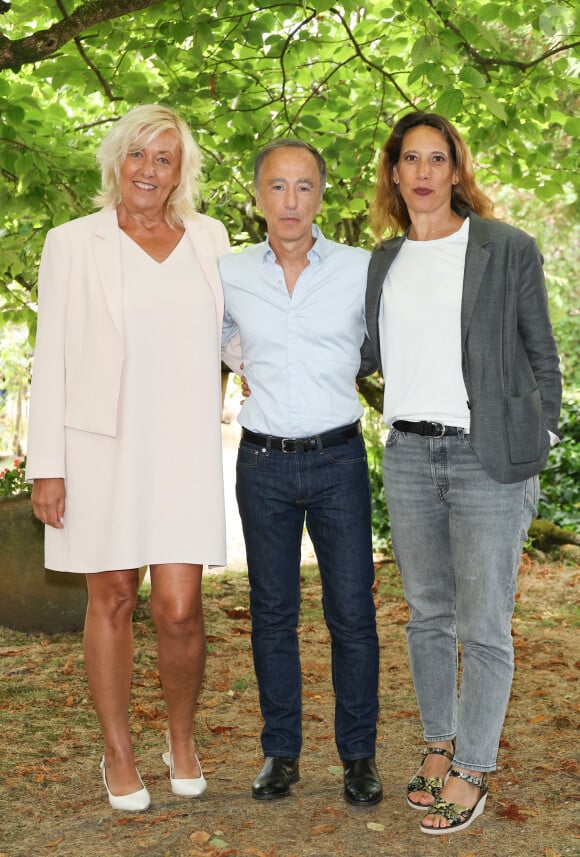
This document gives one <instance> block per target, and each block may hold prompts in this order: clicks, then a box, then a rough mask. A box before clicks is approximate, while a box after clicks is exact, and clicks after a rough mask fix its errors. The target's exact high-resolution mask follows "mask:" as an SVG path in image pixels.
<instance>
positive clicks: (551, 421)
mask: <svg viewBox="0 0 580 857" xmlns="http://www.w3.org/2000/svg"><path fill="white" fill-rule="evenodd" d="M520 274H521V279H520V290H519V295H518V330H519V333H520V336H521V338H522V342H523V344H524V348H525V349H526V353H527V355H528V360H529V361H530V365H531V367H532V370H533V372H534V375H535V377H536V381H537V384H538V388H539V390H540V396H541V398H542V413H543V416H544V421H545V425H546V428H547V429H548V430H549V431H551V432H553V434H555V435H557V436H558V437H560V436H561V435H560V433H559V431H558V419H559V416H560V407H561V403H562V375H561V372H560V359H559V356H558V349H557V346H556V341H555V339H554V334H553V332H552V325H551V322H550V314H549V309H548V295H547V291H546V285H545V280H544V272H543V267H542V257H541V254H540V251H539V250H538V247H537V245H536V243H535V241H531V240H530V241H529V242H528V243H527V245H526V247H525V248H524V250H523V252H522V259H521V271H520Z"/></svg>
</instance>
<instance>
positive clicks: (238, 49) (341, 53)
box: [0, 0, 580, 323]
mask: <svg viewBox="0 0 580 857" xmlns="http://www.w3.org/2000/svg"><path fill="white" fill-rule="evenodd" d="M31 6H34V11H32V10H31V8H30V7H31ZM0 11H1V12H3V14H2V15H1V16H0V71H1V74H0V212H1V214H0V236H1V238H2V251H1V256H0V310H1V316H0V317H1V319H2V320H7V319H9V320H18V319H20V320H26V321H28V322H29V323H33V320H34V313H33V311H32V310H31V309H30V299H31V293H32V297H33V295H34V286H35V278H36V269H37V265H38V260H39V253H40V249H41V246H42V242H43V240H44V236H45V234H46V231H47V229H48V228H50V227H51V226H53V225H56V224H58V223H61V222H64V221H66V220H69V219H70V218H71V217H74V216H78V215H81V214H86V213H88V212H89V211H91V210H92V208H93V205H92V202H91V198H92V196H93V194H94V192H95V190H96V189H97V187H98V175H97V172H96V169H95V158H94V155H95V151H96V148H97V145H98V141H99V140H100V138H101V136H102V134H103V132H104V131H106V130H107V129H108V128H109V127H110V124H111V122H114V121H115V119H116V118H118V117H119V116H120V115H122V114H123V113H124V112H125V111H126V110H127V109H128V108H129V107H131V106H134V105H136V104H139V103H144V102H161V101H164V102H167V103H169V104H171V105H172V106H173V107H175V108H176V109H177V110H178V111H179V112H180V113H181V114H182V115H183V116H184V118H185V119H186V120H187V121H188V123H189V125H190V127H191V128H192V130H193V132H194V135H195V137H196V139H197V141H198V142H199V144H200V146H201V148H202V150H203V152H204V154H205V177H206V184H205V188H204V202H203V208H204V209H205V210H207V211H208V212H209V213H211V214H213V215H215V216H217V217H220V218H221V219H222V220H224V222H225V223H226V224H227V226H228V228H229V231H230V235H231V237H232V239H233V240H234V241H243V240H254V239H255V238H256V237H258V235H261V227H262V224H261V222H260V220H259V218H257V216H256V215H255V214H254V213H253V212H252V208H251V200H252V188H251V167H252V161H253V156H254V153H255V151H256V149H257V148H258V147H259V146H260V145H262V144H263V143H264V142H266V141H267V140H269V139H271V138H272V137H278V136H285V135H296V136H300V137H304V138H307V139H309V140H311V141H312V142H313V143H314V144H315V145H317V146H318V147H319V148H320V149H321V150H322V151H323V152H324V154H325V157H326V158H327V161H328V167H329V174H330V177H331V179H332V184H331V187H330V188H329V190H328V193H327V197H326V204H325V208H324V212H323V218H322V220H323V226H324V228H325V229H326V231H327V232H328V233H329V234H330V235H332V236H333V237H335V238H337V239H339V240H346V241H348V242H351V243H370V235H369V233H368V231H367V227H366V212H367V206H368V199H369V189H370V187H371V185H372V182H373V178H374V169H375V163H376V156H377V152H378V149H379V148H380V146H381V145H382V143H383V142H384V140H385V138H386V136H387V134H388V130H389V126H390V125H392V124H393V122H394V121H396V119H397V118H398V117H399V116H400V115H401V114H402V113H403V112H406V111H408V110H409V109H413V108H422V109H435V110H437V111H439V112H441V113H443V114H445V115H446V116H448V117H449V118H451V119H452V120H453V121H454V122H455V123H456V124H457V125H458V127H459V128H460V129H461V130H462V131H463V133H464V134H465V136H466V138H467V140H468V142H469V144H470V146H471V148H472V151H473V152H474V154H476V155H477V161H478V167H479V170H478V175H479V178H480V180H481V181H482V182H483V183H490V184H491V183H501V184H503V185H506V184H507V185H510V186H513V187H516V188H519V189H524V190H529V191H530V192H533V193H534V194H535V195H536V196H537V198H539V200H541V201H543V202H545V201H548V200H555V199H556V198H557V200H558V206H559V209H560V211H561V213H562V217H564V218H571V217H572V216H573V215H572V213H571V212H572V211H573V206H574V202H575V200H576V195H577V192H578V184H579V181H578V171H577V166H578V165H577V162H576V161H575V155H574V152H573V148H572V142H573V139H574V137H575V136H576V135H577V134H578V132H579V131H580V119H579V118H578V115H577V109H576V108H577V105H578V80H577V74H576V72H577V70H578V59H579V56H580V53H579V51H580V39H579V35H578V34H579V32H580V25H579V17H580V9H579V7H578V4H576V3H574V2H572V0H564V2H559V3H550V2H541V0H512V1H511V2H510V3H509V4H506V3H501V2H499V0H497V1H496V2H493V0H491V1H490V2H488V0H471V2H470V3H468V4H466V3H460V2H459V0H373V2H368V3H365V4H363V5H359V4H355V3H353V2H350V0H343V2H340V3H333V2H330V0H289V2H280V0H262V2H255V0H249V2H247V3H244V4H240V3H238V2H235V0H218V2H217V3H212V4H210V3H209V2H208V0H162V2H161V1H160V0H89V2H77V0H37V2H36V3H34V4H31V3H23V4H16V3H15V4H14V6H13V7H10V6H9V4H8V3H7V2H6V0H2V3H1V5H0Z"/></svg>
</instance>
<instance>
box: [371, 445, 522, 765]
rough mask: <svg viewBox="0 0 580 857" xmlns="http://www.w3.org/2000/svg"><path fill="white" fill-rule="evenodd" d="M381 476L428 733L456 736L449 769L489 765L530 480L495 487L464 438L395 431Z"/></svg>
mask: <svg viewBox="0 0 580 857" xmlns="http://www.w3.org/2000/svg"><path fill="white" fill-rule="evenodd" d="M383 475H384V480H385V493H386V497H387V504H388V509H389V517H390V521H391V531H392V538H393V545H394V549H395V555H396V559H397V562H398V565H399V568H400V570H401V574H402V579H403V591H404V594H405V598H406V600H407V603H408V605H409V609H410V621H409V623H408V625H407V643H408V647H409V660H410V663H411V671H412V675H413V683H414V685H415V693H416V695H417V701H418V703H419V710H420V713H421V720H422V723H423V731H424V736H425V740H426V741H429V742H432V741H447V740H451V739H456V747H455V758H454V763H453V764H454V766H457V767H461V768H466V769H472V770H475V771H493V770H495V766H496V758H497V751H498V746H499V739H500V735H501V730H502V727H503V721H504V718H505V712H506V709H507V704H508V700H509V694H510V688H511V682H512V676H513V668H514V657H513V645H512V638H511V617H512V613H513V609H514V598H515V590H516V580H517V573H518V568H519V564H520V557H521V551H522V546H523V542H524V540H525V539H526V535H527V531H528V527H529V525H530V523H531V521H532V519H533V517H534V516H535V514H536V503H537V500H538V495H539V480H538V477H537V476H534V477H532V478H530V479H527V480H525V481H523V482H516V483H512V484H508V485H503V484H500V483H499V482H496V481H495V480H494V479H492V478H491V477H490V476H488V475H487V473H486V472H485V471H484V470H483V468H482V467H481V465H480V464H479V461H478V460H477V457H476V456H475V453H474V452H473V450H472V448H471V445H470V443H469V437H468V436H467V435H465V434H463V433H461V432H460V434H459V435H457V436H450V437H443V438H428V437H421V436H419V435H416V434H408V433H403V432H398V431H396V430H395V429H393V430H391V432H390V434H389V438H388V440H387V444H386V447H385V454H384V459H383ZM458 642H460V643H461V687H460V689H459V692H458Z"/></svg>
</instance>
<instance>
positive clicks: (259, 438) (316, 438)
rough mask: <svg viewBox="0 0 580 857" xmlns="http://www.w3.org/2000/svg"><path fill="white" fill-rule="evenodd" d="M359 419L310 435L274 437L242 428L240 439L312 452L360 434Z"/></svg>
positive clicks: (281, 448)
mask: <svg viewBox="0 0 580 857" xmlns="http://www.w3.org/2000/svg"><path fill="white" fill-rule="evenodd" d="M361 432H362V428H361V424H360V421H358V422H356V423H353V424H352V425H350V426H346V427H345V428H339V429H333V430H332V431H325V432H323V433H322V434H315V435H313V436H312V437H274V436H273V435H271V434H258V433H257V432H255V431H250V430H249V429H247V428H243V429H242V440H247V441H249V442H250V443H255V444H257V445H258V446H265V447H270V448H271V449H280V450H282V452H314V451H315V450H317V449H326V447H328V446H342V445H343V444H345V443H348V441H349V440H350V439H351V437H356V436H357V434H361Z"/></svg>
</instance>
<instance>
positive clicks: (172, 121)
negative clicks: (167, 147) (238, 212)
mask: <svg viewBox="0 0 580 857" xmlns="http://www.w3.org/2000/svg"><path fill="white" fill-rule="evenodd" d="M164 131H175V133H176V134H177V137H178V139H179V147H180V155H181V163H180V169H181V177H180V179H179V184H178V185H177V187H176V188H175V189H174V190H173V191H172V192H171V194H170V195H169V198H168V199H167V202H166V204H165V220H166V221H167V223H168V224H169V225H170V226H177V225H179V224H181V223H182V221H183V219H184V218H186V217H188V216H191V215H192V214H193V213H194V212H195V210H196V207H195V199H196V198H197V195H198V191H199V176H200V171H201V152H200V151H199V149H198V147H197V146H196V144H195V142H194V140H193V137H192V136H191V132H190V130H189V128H188V127H187V125H186V124H185V122H184V121H183V119H181V118H180V117H179V116H178V115H177V113H175V111H174V110H172V109H171V108H170V107H166V106H165V105H162V104H143V105H141V106H140V107H134V108H133V110H129V112H128V113H126V114H125V115H124V116H123V117H122V118H121V119H119V120H118V122H116V123H115V125H114V126H113V128H111V130H110V131H109V133H108V134H107V136H106V137H105V138H104V139H103V141H102V143H101V145H100V148H99V151H98V154H97V160H98V162H99V165H100V167H101V190H100V192H99V193H98V194H97V195H96V196H95V199H94V201H95V202H96V204H97V205H99V206H102V207H105V206H112V207H116V206H117V205H119V203H120V202H121V182H120V176H121V167H122V166H123V163H124V162H125V158H126V157H127V155H128V154H129V153H130V152H135V151H137V150H138V149H141V148H142V147H143V146H147V145H148V144H149V143H151V141H152V140H154V139H155V138H156V137H158V136H159V134H162V133H163V132H164Z"/></svg>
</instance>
